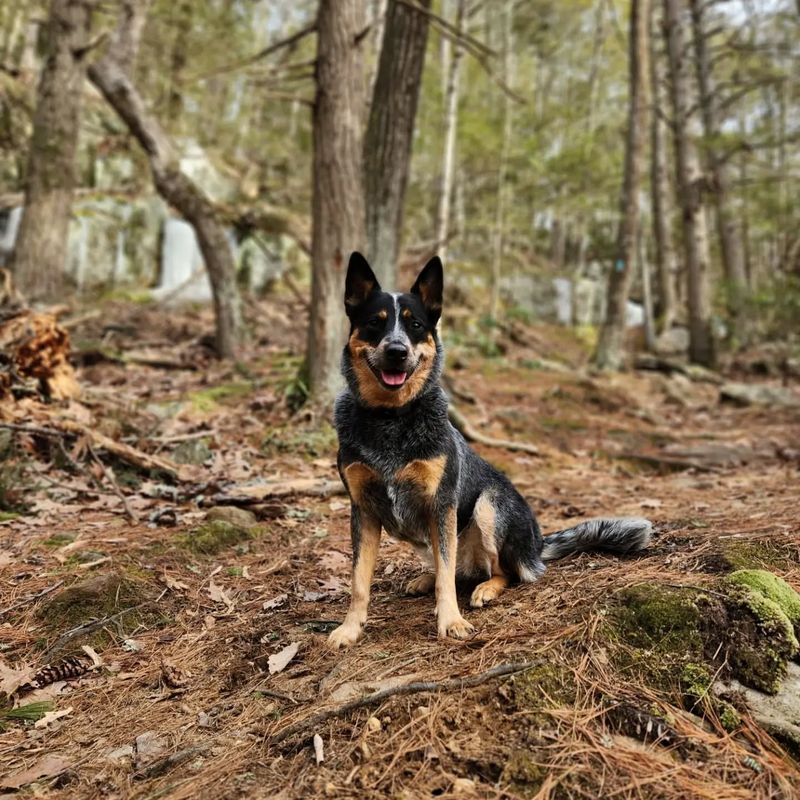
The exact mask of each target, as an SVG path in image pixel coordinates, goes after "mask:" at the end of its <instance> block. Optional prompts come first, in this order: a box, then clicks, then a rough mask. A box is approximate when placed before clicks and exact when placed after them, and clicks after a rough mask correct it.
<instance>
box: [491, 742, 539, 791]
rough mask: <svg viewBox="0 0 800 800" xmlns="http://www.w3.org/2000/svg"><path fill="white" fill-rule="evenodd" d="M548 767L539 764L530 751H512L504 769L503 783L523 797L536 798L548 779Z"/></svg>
mask: <svg viewBox="0 0 800 800" xmlns="http://www.w3.org/2000/svg"><path fill="white" fill-rule="evenodd" d="M547 774H548V770H547V767H544V766H542V765H541V764H538V763H537V762H536V759H535V754H534V753H531V752H530V751H528V750H512V751H511V753H510V754H509V756H508V760H507V761H506V765H505V767H504V768H503V774H502V777H501V781H502V782H503V783H506V784H508V785H510V787H511V788H512V789H513V790H514V791H515V792H516V793H517V794H519V796H521V797H534V796H535V795H536V793H537V792H538V791H539V788H540V787H541V785H542V782H543V781H544V779H545V778H546V777H547Z"/></svg>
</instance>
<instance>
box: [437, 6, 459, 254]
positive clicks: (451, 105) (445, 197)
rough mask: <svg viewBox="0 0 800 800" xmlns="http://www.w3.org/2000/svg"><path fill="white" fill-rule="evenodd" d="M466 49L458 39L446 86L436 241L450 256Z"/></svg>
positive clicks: (440, 248)
mask: <svg viewBox="0 0 800 800" xmlns="http://www.w3.org/2000/svg"><path fill="white" fill-rule="evenodd" d="M465 6H466V0H456V16H455V21H454V24H455V27H456V29H457V30H461V28H462V27H463V25H464V8H465ZM463 55H464V49H463V48H462V47H461V46H460V45H459V43H458V42H454V43H453V45H452V50H451V54H450V57H449V60H448V65H447V85H446V88H445V101H444V102H445V118H444V154H443V156H442V187H441V190H440V192H439V205H438V208H437V211H436V242H437V244H438V246H439V255H440V257H441V258H442V260H443V261H446V259H447V240H448V239H449V238H450V201H451V199H452V197H453V178H454V175H455V166H456V133H457V131H458V95H459V91H458V87H459V76H460V74H461V59H462V57H463Z"/></svg>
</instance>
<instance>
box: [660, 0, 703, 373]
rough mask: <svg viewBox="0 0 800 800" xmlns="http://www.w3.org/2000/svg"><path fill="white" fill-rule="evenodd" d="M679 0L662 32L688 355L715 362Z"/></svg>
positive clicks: (672, 3) (667, 10) (673, 1)
mask: <svg viewBox="0 0 800 800" xmlns="http://www.w3.org/2000/svg"><path fill="white" fill-rule="evenodd" d="M681 5H682V4H681V0H664V35H665V38H666V42H667V52H668V54H669V71H670V91H671V94H672V107H673V116H674V123H673V124H674V126H675V149H676V153H677V158H676V168H677V178H678V189H679V194H680V198H679V200H680V206H681V212H682V219H683V247H684V258H685V261H686V283H687V300H688V306H689V357H690V359H691V360H692V361H694V362H695V363H697V364H702V365H703V366H706V367H713V366H714V364H715V362H716V352H715V344H714V337H713V333H712V330H711V291H710V286H709V274H708V273H709V245H708V228H707V224H706V216H705V206H704V200H703V184H704V177H703V173H702V171H701V169H700V161H699V158H698V155H697V144H696V138H697V125H696V119H695V117H694V115H693V114H692V105H693V102H694V98H693V92H692V91H691V83H690V75H689V70H688V64H687V61H686V50H685V44H684V22H683V20H682V19H681V11H682V9H681Z"/></svg>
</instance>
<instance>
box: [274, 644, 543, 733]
mask: <svg viewBox="0 0 800 800" xmlns="http://www.w3.org/2000/svg"><path fill="white" fill-rule="evenodd" d="M543 663H544V662H543V661H541V660H537V661H522V662H519V663H516V664H500V665H499V666H497V667H492V668H491V669H489V670H486V672H481V673H479V674H478V675H470V676H468V677H466V678H451V679H450V680H446V681H414V682H413V683H407V684H405V685H404V686H393V687H391V688H389V689H381V690H379V691H377V692H373V693H372V694H368V695H367V696H366V697H362V698H359V699H358V700H351V701H350V702H349V703H345V704H344V705H341V706H338V707H337V708H329V709H328V710H326V711H320V712H319V713H317V714H312V715H311V716H310V717H308V718H306V719H304V720H301V721H300V722H296V723H295V724H294V725H289V726H288V727H286V728H284V729H283V730H282V731H278V732H277V733H276V734H274V735H273V736H272V737H271V738H270V740H269V743H270V744H279V743H280V742H282V741H284V740H285V739H288V738H289V737H290V736H294V735H296V734H298V733H304V732H305V731H307V730H309V729H312V728H318V727H319V726H320V725H321V724H322V723H324V722H327V721H328V720H329V719H333V718H334V717H343V716H345V715H346V714H349V713H350V712H351V711H354V710H355V709H357V708H364V707H365V706H374V705H379V704H380V703H382V702H383V701H384V700H388V699H389V698H390V697H395V696H396V695H407V694H420V693H421V692H450V691H458V690H460V689H469V688H472V687H473V686H479V685H480V684H482V683H486V682H487V681H490V680H494V679H495V678H502V677H504V676H506V675H514V674H515V673H517V672H523V671H525V670H526V669H532V668H533V667H539V666H541V665H542V664H543Z"/></svg>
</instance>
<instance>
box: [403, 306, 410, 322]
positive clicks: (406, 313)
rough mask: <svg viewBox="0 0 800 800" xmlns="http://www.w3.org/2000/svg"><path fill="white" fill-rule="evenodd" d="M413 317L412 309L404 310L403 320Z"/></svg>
mask: <svg viewBox="0 0 800 800" xmlns="http://www.w3.org/2000/svg"><path fill="white" fill-rule="evenodd" d="M410 316H411V309H410V308H404V309H403V319H408V318H409V317H410Z"/></svg>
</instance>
